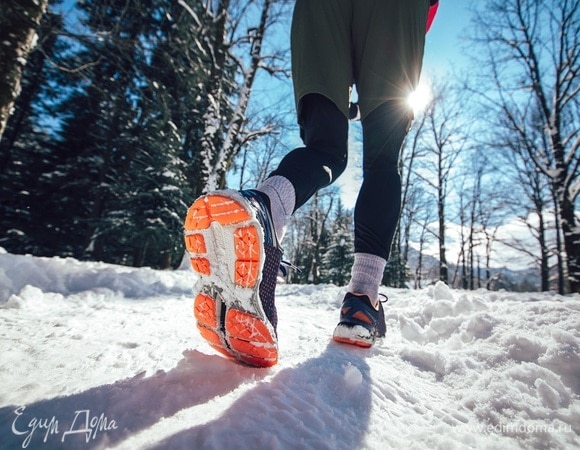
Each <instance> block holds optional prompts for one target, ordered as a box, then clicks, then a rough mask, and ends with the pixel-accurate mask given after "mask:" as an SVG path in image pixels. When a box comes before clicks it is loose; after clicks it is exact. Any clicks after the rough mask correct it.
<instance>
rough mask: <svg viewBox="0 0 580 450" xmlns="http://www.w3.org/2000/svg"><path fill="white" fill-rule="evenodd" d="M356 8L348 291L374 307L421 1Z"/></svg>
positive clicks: (420, 40)
mask: <svg viewBox="0 0 580 450" xmlns="http://www.w3.org/2000/svg"><path fill="white" fill-rule="evenodd" d="M359 5H360V6H359V7H358V8H355V13H354V19H353V30H354V31H353V33H354V36H355V38H354V48H355V56H354V65H355V81H356V83H357V90H358V94H359V104H360V107H361V115H362V127H363V154H364V156H363V158H364V161H363V184H362V186H361V189H360V192H359V196H358V199H357V203H356V207H355V263H354V266H353V270H352V279H351V282H350V285H349V289H350V290H351V292H358V293H362V294H366V295H368V296H369V297H370V298H371V301H372V302H373V303H374V304H375V305H376V303H377V302H378V285H379V284H380V280H381V279H382V274H383V271H384V267H385V265H386V261H387V260H388V258H389V254H390V248H391V243H392V240H393V235H394V233H395V230H396V227H397V223H398V220H399V214H400V208H401V180H400V176H399V170H398V159H399V152H400V148H401V145H402V143H403V140H404V138H405V135H406V133H407V131H408V128H409V125H410V122H411V120H412V111H411V110H410V109H409V108H408V107H407V105H406V100H407V96H408V95H409V93H411V92H412V91H413V90H414V89H415V87H416V85H417V83H418V81H419V76H420V72H421V64H422V57H423V47H424V41H425V20H426V13H427V8H428V1H427V0H388V1H385V0H382V1H381V0H374V1H369V2H365V3H361V4H359ZM369 43H372V45H368V44H369ZM357 256H358V257H357ZM371 280H372V281H371Z"/></svg>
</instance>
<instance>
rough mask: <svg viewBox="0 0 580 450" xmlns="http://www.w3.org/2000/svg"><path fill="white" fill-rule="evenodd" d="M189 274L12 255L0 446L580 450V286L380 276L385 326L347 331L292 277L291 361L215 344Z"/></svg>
mask: <svg viewBox="0 0 580 450" xmlns="http://www.w3.org/2000/svg"><path fill="white" fill-rule="evenodd" d="M192 285H193V275H192V274H191V273H190V272H189V271H175V272H161V271H154V270H151V269H132V268H127V267H120V266H112V265H106V264H100V263H81V262H78V261H75V260H73V259H59V258H35V257H30V256H16V255H10V254H7V253H5V252H3V253H0V305H2V306H1V307H0V334H1V338H0V345H1V348H0V350H1V364H0V386H1V391H0V448H2V449H13V448H30V449H50V448H65V449H69V448H70V449H84V448H87V449H88V448H120V449H139V448H154V449H174V448H187V449H232V448H248V449H289V448H296V449H307V448H313V449H349V450H350V449H355V448H362V449H388V448H405V449H407V448H415V449H424V448H429V449H436V448H441V449H453V448H457V449H463V448H494V449H495V448H497V449H514V448H539V449H543V448H559V449H569V448H578V447H580V296H579V295H575V296H569V297H561V296H558V295H554V294H539V293H533V294H513V293H507V292H495V293H494V292H486V291H476V292H462V291H455V290H450V289H449V288H447V287H446V286H445V285H443V284H438V285H436V286H432V287H430V288H428V289H425V290H421V291H404V290H394V289H386V288H385V289H383V292H384V293H386V294H387V295H388V296H389V298H390V300H389V302H388V304H387V307H386V313H387V325H388V327H389V332H388V334H387V337H386V338H385V339H384V340H382V341H380V342H379V343H378V344H377V345H376V346H375V347H374V348H372V349H370V350H362V349H357V348H351V347H348V346H343V345H338V344H334V343H332V342H331V341H330V339H329V338H330V335H331V333H332V330H333V328H334V325H335V324H336V320H337V318H338V307H339V305H340V301H341V295H342V292H341V289H340V288H337V287H335V286H330V285H323V286H297V285H282V286H279V289H278V296H277V305H278V311H279V317H280V323H279V327H278V332H279V339H280V341H279V343H280V363H279V364H278V365H277V366H275V367H274V368H271V369H256V368H251V367H245V366H243V365H240V364H237V363H234V362H232V361H229V360H227V359H225V358H223V357H221V356H218V355H216V354H215V353H214V352H213V351H212V350H211V348H210V347H209V346H208V345H206V344H205V342H204V341H202V340H201V338H200V337H199V335H198V333H197V331H196V329H195V326H194V321H193V316H192V311H191V309H192V302H193V300H192V293H191V287H192Z"/></svg>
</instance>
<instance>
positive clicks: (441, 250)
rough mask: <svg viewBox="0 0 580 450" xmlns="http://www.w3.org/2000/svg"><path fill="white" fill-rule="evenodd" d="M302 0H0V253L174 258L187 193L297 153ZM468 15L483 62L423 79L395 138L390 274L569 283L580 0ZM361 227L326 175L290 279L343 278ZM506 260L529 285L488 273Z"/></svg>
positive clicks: (245, 177) (298, 240)
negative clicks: (294, 60)
mask: <svg viewBox="0 0 580 450" xmlns="http://www.w3.org/2000/svg"><path fill="white" fill-rule="evenodd" d="M293 3H294V2H292V1H289V0H252V1H239V0H78V1H76V2H73V1H70V0H69V1H64V2H63V1H62V0H23V1H21V0H7V1H3V2H2V4H1V5H0V42H1V43H2V45H1V46H0V247H2V248H4V249H5V250H6V251H8V252H10V253H16V254H33V255H36V256H60V257H73V258H77V259H80V260H89V261H104V262H108V263H115V264H122V265H129V266H135V267H141V266H150V267H153V268H158V269H172V268H177V267H178V266H180V265H181V264H182V261H183V260H184V245H183V237H182V226H183V218H184V215H185V212H186V210H187V208H188V206H189V204H191V202H192V201H193V200H194V199H195V198H196V197H197V196H199V195H200V194H202V193H204V192H207V191H210V190H214V189H221V188H224V187H227V188H231V189H242V188H250V187H254V186H255V185H256V184H257V183H258V182H260V181H261V180H263V179H264V178H265V177H266V176H267V175H268V174H269V172H270V171H271V170H273V169H274V167H275V165H276V163H277V162H278V161H279V159H280V158H281V157H282V156H283V155H284V153H285V152H287V151H288V150H290V149H291V148H293V146H297V145H300V142H299V140H298V129H297V126H296V123H295V122H296V120H295V117H294V114H295V113H294V109H293V108H294V105H293V100H292V91H291V86H292V82H291V78H290V55H289V52H290V48H289V39H288V34H289V27H290V21H291V17H292V7H293ZM472 17H473V19H472V20H473V24H472V26H471V27H470V30H471V33H470V35H469V36H468V37H467V38H468V40H469V46H470V49H471V50H472V51H471V52H470V55H472V58H473V64H472V67H473V68H474V70H470V71H469V73H449V74H443V75H439V76H435V77H433V78H432V79H431V80H430V84H429V88H430V92H431V101H430V102H429V104H428V105H427V106H426V108H425V109H424V110H422V111H417V112H416V114H415V120H414V122H413V125H412V127H411V130H410V132H409V134H408V136H407V139H406V141H405V143H404V145H403V148H402V151H401V158H400V171H401V175H402V180H403V207H402V214H401V220H400V224H399V228H398V231H397V233H396V236H395V242H394V244H393V249H392V257H391V260H390V261H389V264H388V266H387V270H386V271H385V276H384V280H383V282H384V284H385V285H388V286H393V287H417V288H419V287H424V286H425V285H427V284H429V283H431V282H433V281H436V280H442V281H444V282H446V283H448V284H449V285H452V286H456V287H459V288H463V289H478V288H487V289H502V288H503V289H509V290H541V291H550V290H551V291H555V292H558V293H560V294H565V293H569V292H580V225H579V220H580V216H579V215H578V212H577V210H578V193H579V192H580V180H579V177H578V176H579V173H580V150H579V147H580V115H579V111H580V110H579V101H580V82H579V80H580V0H481V1H480V2H477V4H475V5H474V6H473V15H472ZM350 132H351V137H350V147H351V148H350V150H349V151H350V152H351V159H353V160H354V163H355V164H356V160H357V155H358V153H360V145H361V144H360V142H361V140H360V134H361V130H360V123H358V122H353V123H352V124H351V127H350ZM357 152H358V153H357ZM355 178H356V176H355ZM352 218H353V211H352V208H349V207H347V206H345V204H344V202H343V200H342V199H341V194H340V190H339V188H338V187H337V186H336V185H333V186H331V187H329V188H326V189H324V190H322V191H320V192H319V193H318V194H316V195H315V197H314V198H313V199H311V201H310V202H309V203H308V204H307V205H305V206H304V207H303V208H302V209H300V210H299V211H297V213H296V214H295V216H294V217H293V220H292V224H291V226H290V227H289V229H288V231H287V233H286V237H285V240H284V242H283V246H284V249H285V255H284V258H285V259H287V260H289V261H291V262H292V263H293V264H294V265H295V266H297V267H299V268H300V269H301V270H300V271H290V273H289V274H288V275H287V278H288V280H287V281H289V282H292V283H333V284H336V285H339V286H340V285H344V284H345V283H346V282H347V281H348V278H349V275H350V265H351V263H352V259H353V240H354V239H353V236H352V228H353V225H352ZM508 251H509V254H514V255H519V256H520V257H521V258H523V259H525V260H526V261H527V269H528V270H527V273H529V274H530V275H529V276H528V277H527V278H525V279H521V278H520V279H517V278H510V275H508V273H511V272H509V271H502V270H500V269H501V267H498V266H497V264H498V263H497V261H502V263H503V264H505V261H504V259H505V258H500V256H502V255H504V256H505V254H506V253H508Z"/></svg>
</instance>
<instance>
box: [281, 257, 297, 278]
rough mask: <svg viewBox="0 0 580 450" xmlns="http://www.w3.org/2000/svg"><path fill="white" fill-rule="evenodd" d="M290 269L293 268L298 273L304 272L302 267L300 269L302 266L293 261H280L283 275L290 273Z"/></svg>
mask: <svg viewBox="0 0 580 450" xmlns="http://www.w3.org/2000/svg"><path fill="white" fill-rule="evenodd" d="M288 269H292V270H294V271H296V272H298V273H301V272H302V269H300V267H297V266H295V265H294V264H292V263H291V262H289V261H285V260H282V261H280V272H282V275H283V276H286V275H288Z"/></svg>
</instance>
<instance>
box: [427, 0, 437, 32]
mask: <svg viewBox="0 0 580 450" xmlns="http://www.w3.org/2000/svg"><path fill="white" fill-rule="evenodd" d="M437 8H439V2H437V3H435V4H434V5H432V6H431V7H429V15H428V16H427V30H425V31H426V32H427V31H429V28H431V24H432V23H433V20H434V19H435V14H437Z"/></svg>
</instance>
